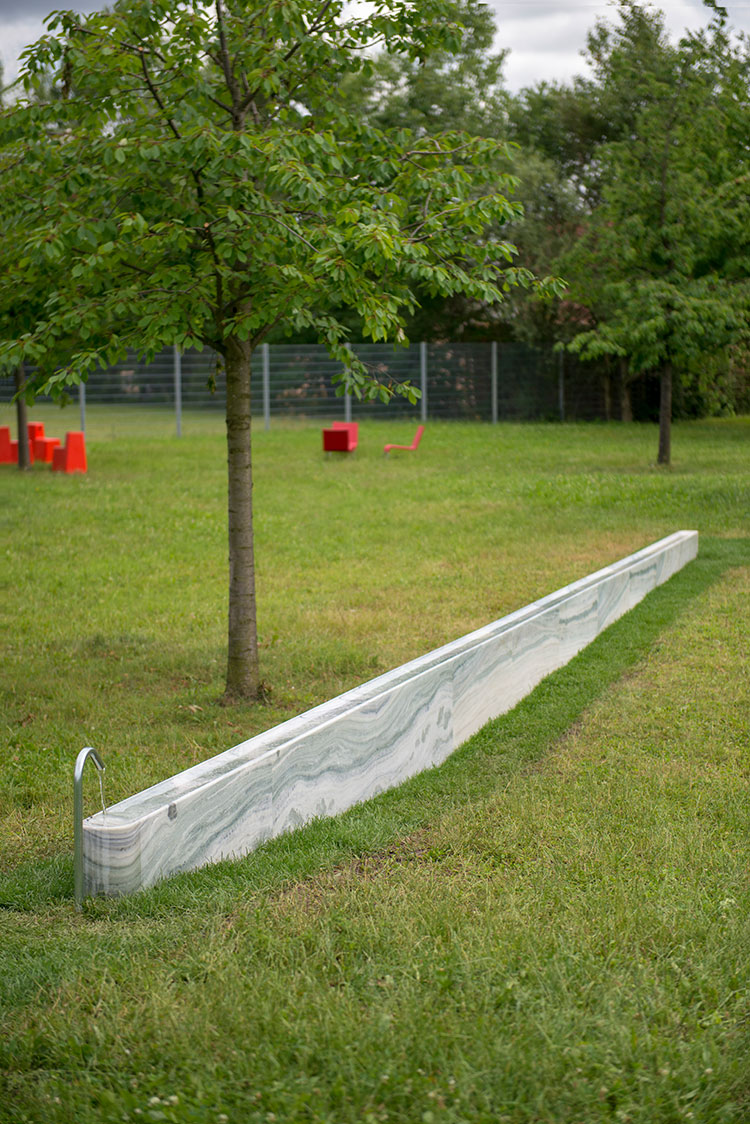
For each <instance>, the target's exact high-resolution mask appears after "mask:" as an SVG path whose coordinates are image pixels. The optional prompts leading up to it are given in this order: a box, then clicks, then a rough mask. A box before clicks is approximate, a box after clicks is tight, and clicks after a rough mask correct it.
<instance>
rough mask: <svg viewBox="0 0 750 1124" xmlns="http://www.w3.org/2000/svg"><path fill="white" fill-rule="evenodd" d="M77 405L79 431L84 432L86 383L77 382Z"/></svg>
mask: <svg viewBox="0 0 750 1124" xmlns="http://www.w3.org/2000/svg"><path fill="white" fill-rule="evenodd" d="M78 405H79V407H80V411H81V433H85V432H86V383H85V382H83V381H82V382H79V384H78Z"/></svg>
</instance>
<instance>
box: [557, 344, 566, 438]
mask: <svg viewBox="0 0 750 1124" xmlns="http://www.w3.org/2000/svg"><path fill="white" fill-rule="evenodd" d="M557 356H558V358H557V402H558V406H559V409H560V421H565V356H564V354H563V352H562V351H558V353H557Z"/></svg>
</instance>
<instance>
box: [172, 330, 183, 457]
mask: <svg viewBox="0 0 750 1124" xmlns="http://www.w3.org/2000/svg"><path fill="white" fill-rule="evenodd" d="M174 412H175V418H176V420H177V436H178V437H182V355H181V354H180V349H179V347H178V346H177V344H175V345H174Z"/></svg>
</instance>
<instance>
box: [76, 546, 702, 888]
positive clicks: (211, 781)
mask: <svg viewBox="0 0 750 1124" xmlns="http://www.w3.org/2000/svg"><path fill="white" fill-rule="evenodd" d="M697 551H698V535H697V532H695V531H678V532H677V533H676V534H674V535H670V536H669V537H668V538H666V539H662V540H661V541H660V542H657V543H654V544H653V545H652V546H649V547H646V549H645V550H641V551H639V552H638V553H637V554H633V555H630V556H629V557H628V558H624V559H622V560H621V561H619V562H616V563H614V564H613V565H612V566H608V567H606V569H604V570H599V571H598V572H597V573H595V574H590V575H589V576H588V577H586V578H583V579H582V580H581V581H577V582H574V583H573V584H572V585H569V586H566V587H565V588H564V589H560V590H558V591H557V592H556V593H552V594H550V595H549V596H548V597H544V598H542V600H541V601H535V602H534V603H533V604H531V605H527V606H526V607H525V608H523V609H520V610H518V611H517V612H515V613H511V614H510V615H509V616H507V617H503V618H502V619H501V620H499V621H495V622H494V623H493V624H489V625H486V626H485V627H484V628H480V629H478V630H477V631H476V632H472V633H470V634H469V635H467V636H463V637H461V638H460V639H459V640H455V641H453V642H452V643H450V644H446V645H445V646H444V647H442V648H438V649H436V650H435V651H434V652H430V653H428V654H427V655H426V656H421V657H420V658H419V659H416V660H413V661H412V662H411V663H408V664H404V665H403V666H401V667H398V668H395V669H394V670H393V671H389V672H387V673H386V674H385V675H381V676H379V677H378V678H377V679H372V680H370V681H369V682H368V683H364V684H362V686H360V687H356V688H355V689H354V690H353V691H348V692H347V693H346V694H344V695H340V696H339V697H338V698H335V699H332V700H331V701H330V702H327V703H324V704H323V705H322V706H318V707H315V708H314V709H313V710H309V711H307V712H306V713H305V714H301V715H299V716H298V717H297V718H293V719H291V720H290V721H289V722H284V723H283V724H282V725H281V726H276V727H275V728H274V729H272V730H268V731H267V732H266V733H264V734H259V735H258V736H257V737H255V738H251V739H250V740H249V741H246V742H243V743H241V744H240V745H237V746H234V747H233V748H232V749H228V750H226V752H224V753H220V754H219V755H218V756H216V757H212V758H211V759H210V760H208V761H204V762H202V763H201V764H200V765H195V766H193V768H191V769H186V770H185V771H184V772H182V773H178V774H177V775H176V776H174V777H170V778H169V779H168V780H165V781H162V782H161V783H160V784H157V785H154V786H153V787H152V788H149V789H146V790H145V791H144V792H139V793H137V794H136V795H135V796H131V797H129V798H128V799H127V800H123V801H121V802H120V803H119V804H116V805H114V806H113V807H112V808H109V809H107V812H106V814H103V813H101V812H99V813H97V814H96V815H95V816H91V817H90V818H89V819H87V820H85V821H84V878H85V891H86V893H89V894H91V893H106V894H123V893H129V892H131V891H133V890H137V889H140V888H143V887H146V886H150V885H152V884H153V883H155V882H157V881H159V879H162V878H166V877H168V876H169V875H170V874H175V873H176V872H178V871H182V870H192V869H194V868H196V867H199V866H203V865H205V864H206V863H210V862H214V861H216V860H218V859H222V858H227V857H230V856H240V855H244V854H247V853H248V852H249V851H251V850H252V849H253V848H254V847H256V846H257V845H258V844H259V843H260V842H262V841H263V840H264V839H267V838H269V837H271V836H274V835H279V834H280V833H282V832H284V831H289V830H290V829H292V828H294V827H297V826H299V825H300V824H303V823H305V822H307V821H308V820H310V819H312V818H314V817H316V816H333V815H336V813H338V812H342V811H344V809H346V808H349V807H351V806H352V805H353V804H357V803H359V802H361V801H362V800H367V799H368V798H369V797H371V796H374V795H376V794H377V793H379V792H382V791H384V790H385V789H388V788H392V787H394V786H395V785H398V784H399V783H401V781H404V780H406V778H407V777H411V776H413V775H414V774H415V773H419V772H421V771H422V770H423V769H427V768H430V767H431V766H433V765H438V764H440V762H441V761H444V760H445V758H446V757H448V755H449V754H450V753H452V752H453V750H454V749H456V748H457V747H458V746H459V745H461V743H462V742H464V741H465V740H466V739H467V738H468V737H470V736H471V735H472V734H474V733H476V731H477V730H479V729H481V727H482V726H484V725H485V723H486V722H488V721H489V720H490V719H491V718H495V717H497V716H498V715H500V714H503V713H505V711H507V710H510V709H511V707H513V706H514V705H515V704H516V703H517V702H518V701H519V699H521V698H523V697H524V695H526V694H528V693H529V692H530V691H531V690H532V689H533V688H534V687H535V686H536V685H537V683H539V682H540V681H541V680H542V679H543V678H544V677H545V676H546V675H549V674H550V672H552V671H554V670H555V669H556V668H558V667H562V666H563V665H564V664H565V663H567V662H568V661H569V660H570V659H571V658H572V657H573V656H574V655H575V654H576V652H579V651H580V650H581V648H584V647H585V646H586V645H587V644H589V643H590V642H591V641H592V640H593V639H594V637H595V636H597V635H598V634H599V633H600V632H601V631H602V630H603V629H605V628H606V627H607V626H608V625H609V624H611V623H612V622H613V621H614V620H616V619H617V618H618V617H620V616H622V614H623V613H626V612H627V611H628V610H629V609H631V608H632V607H633V606H634V605H636V604H637V603H638V602H639V601H640V600H641V599H642V598H643V597H644V596H645V595H646V594H647V593H648V592H649V591H650V590H652V589H654V588H655V587H656V586H657V585H660V584H661V583H662V582H665V581H666V580H667V579H668V578H669V577H671V576H672V574H674V573H675V572H676V571H677V570H679V569H681V568H682V567H683V566H684V565H685V564H686V563H687V562H689V561H690V560H691V559H692V558H694V557H695V556H696V554H697Z"/></svg>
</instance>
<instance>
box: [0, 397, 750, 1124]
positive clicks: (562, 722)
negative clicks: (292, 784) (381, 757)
mask: <svg viewBox="0 0 750 1124" xmlns="http://www.w3.org/2000/svg"><path fill="white" fill-rule="evenodd" d="M3 411H5V412H6V413H7V414H8V419H7V420H11V419H10V410H9V409H8V408H7V407H3V408H0V424H3V423H4V422H5V421H6V418H5V416H4V413H3ZM32 416H33V418H35V419H37V418H38V419H39V420H44V421H46V422H47V423H48V424H47V429H48V432H50V433H52V434H56V433H57V432H58V430H60V431H61V432H62V431H64V429H65V428H75V423H76V421H77V419H73V421H72V422H71V420H70V419H69V418H67V417H66V419H65V425H58V424H57V422H58V421H59V416H58V415H57V413H56V411H55V410H54V409H53V408H51V407H50V408H49V409H48V411H47V410H45V409H44V408H43V407H36V408H35V409H34V411H33V412H32ZM63 416H64V417H65V415H63ZM139 416H140V418H141V420H142V424H141V423H139V422H138V418H139ZM128 427H130V429H129V431H128ZM413 428H414V427H413V426H412V425H410V424H408V423H399V424H398V425H395V424H394V425H381V424H378V423H368V424H367V425H363V426H362V427H361V429H360V446H359V449H358V451H357V453H356V455H355V456H354V457H350V458H343V457H341V458H336V457H331V458H330V459H326V458H324V457H323V455H322V452H321V449H320V446H321V441H320V431H319V428H318V427H312V426H311V427H304V426H295V427H290V428H282V427H277V428H273V429H272V430H271V431H270V432H268V433H265V432H263V431H262V430H259V431H258V432H257V433H256V435H255V463H256V488H255V507H256V535H257V554H258V558H257V563H258V595H259V601H260V611H259V612H260V620H259V627H260V633H261V638H262V659H263V676H264V679H265V683H266V688H267V700H266V702H265V703H264V704H262V705H256V706H245V707H236V708H232V709H225V708H222V707H220V706H218V705H217V699H218V697H219V695H220V693H221V690H222V680H223V671H224V666H223V661H224V648H225V612H226V584H227V564H226V532H225V453H224V447H223V436H222V432H221V422H220V419H218V418H217V417H216V416H213V415H206V416H198V415H196V416H195V417H188V418H187V419H186V422H185V436H184V437H183V438H181V439H179V440H178V439H177V438H176V437H174V436H173V419H171V418H170V417H169V415H168V414H166V413H165V414H163V415H162V414H160V413H159V412H153V413H151V414H149V415H146V416H144V415H143V414H140V415H139V414H138V413H137V412H136V411H132V412H130V411H129V412H128V414H127V417H126V418H124V419H123V418H120V417H118V418H115V417H114V415H112V414H111V413H110V414H108V412H107V411H106V410H104V409H101V410H96V409H95V408H90V410H89V413H88V418H87V431H88V453H89V473H88V475H86V476H74V477H65V476H62V475H61V474H52V473H51V472H50V471H49V470H48V469H47V468H44V467H42V466H35V467H34V469H33V470H32V471H31V472H30V473H27V474H22V473H19V472H18V471H17V470H15V469H12V468H0V495H2V503H0V527H1V528H2V542H3V549H4V556H3V566H2V571H1V573H2V578H1V579H0V580H2V583H3V586H4V590H3V592H4V596H3V598H2V600H1V601H0V620H1V621H2V627H1V629H0V661H1V662H2V669H3V670H2V677H1V678H0V714H1V715H2V723H3V725H2V733H1V734H0V737H1V738H2V739H3V742H4V744H3V748H2V751H1V752H0V868H1V869H2V871H3V874H2V875H0V927H1V930H2V933H1V937H2V939H1V940H0V1026H2V1031H3V1032H2V1034H0V1121H2V1122H3V1124H5V1122H6V1121H7V1122H8V1124H17V1122H22V1121H29V1122H32V1121H33V1122H37V1121H39V1122H41V1121H44V1122H45V1124H47V1122H58V1121H59V1122H67V1121H76V1122H78V1121H82V1122H87V1121H92V1122H98V1121H104V1122H110V1121H111V1122H115V1121H118V1122H119V1121H128V1122H137V1121H142V1122H147V1121H159V1120H161V1121H171V1122H173V1124H189V1122H197V1124H215V1122H217V1121H218V1122H222V1124H227V1122H231V1124H235V1122H237V1124H239V1122H244V1121H251V1122H266V1121H277V1122H282V1121H283V1122H286V1121H294V1122H296V1121H300V1122H303V1121H310V1122H323V1121H326V1122H330V1124H339V1122H341V1124H348V1122H350V1121H351V1122H354V1121H358V1122H359V1121H364V1122H368V1121H369V1122H373V1121H399V1122H404V1124H412V1122H424V1124H459V1122H472V1124H473V1122H482V1124H484V1122H486V1124H495V1122H496V1121H508V1122H513V1124H516V1122H519V1124H526V1122H529V1124H531V1122H539V1124H542V1122H543V1124H552V1122H555V1124H557V1122H559V1124H583V1122H586V1124H588V1122H590V1121H597V1122H598V1121H623V1122H627V1121H631V1122H634V1124H635V1122H638V1124H667V1122H669V1124H671V1122H676V1121H683V1120H693V1121H696V1122H698V1121H700V1122H703V1124H721V1122H724V1121H727V1122H729V1121H731V1122H743V1121H746V1120H748V1119H750V1076H748V1067H747V1057H748V1051H749V1050H750V924H749V922H748V918H749V916H750V909H749V908H748V907H749V906H750V879H749V876H748V869H749V868H750V862H749V860H750V792H749V791H748V789H749V788H750V753H749V751H748V744H749V743H750V738H749V737H748V734H749V729H748V725H749V717H748V716H749V715H750V685H749V682H748V674H749V673H748V660H747V652H748V635H749V634H750V529H749V517H750V419H732V420H719V421H708V422H697V423H685V424H679V425H676V426H675V432H674V441H673V455H674V464H673V467H672V468H671V469H669V470H664V469H657V468H656V467H655V466H654V463H653V462H654V459H655V452H656V432H655V429H654V428H653V427H650V426H640V425H634V426H619V425H590V426H577V425H565V426H559V425H558V426H554V425H550V426H544V425H525V426H513V425H500V426H497V427H490V426H480V425H475V426H472V425H464V424H458V423H445V424H438V423H431V424H430V425H429V426H428V429H427V431H426V433H425V437H424V439H423V441H422V444H421V446H420V449H419V452H418V453H417V455H412V454H408V453H407V454H402V455H400V456H399V455H394V456H392V457H391V458H389V459H388V460H386V459H384V458H383V456H382V445H383V444H384V442H386V441H399V440H406V441H409V440H410V439H411V437H412V435H413ZM680 529H697V530H698V531H700V533H701V550H700V555H699V558H698V560H697V561H696V562H695V563H693V564H691V565H690V566H689V567H688V568H687V569H686V570H685V571H683V572H682V573H680V574H679V575H677V576H676V577H675V578H674V579H673V580H672V581H670V582H669V583H668V584H667V585H666V586H664V587H662V588H660V589H659V590H657V591H656V592H655V593H654V594H652V595H650V596H649V597H648V598H647V599H646V601H645V602H643V603H642V604H641V605H640V606H639V607H638V608H637V609H636V610H634V611H633V612H632V613H630V614H628V616H626V617H625V618H623V619H622V620H621V621H619V622H617V624H615V625H614V626H613V627H612V628H611V629H609V630H608V631H607V632H606V633H605V634H604V635H603V636H601V637H600V638H599V639H598V640H597V641H596V642H595V643H594V644H593V645H591V646H590V647H589V648H588V649H587V650H586V651H585V652H583V653H581V655H580V656H578V657H577V658H576V659H575V660H574V661H573V662H572V663H571V664H570V665H568V667H566V668H564V669H562V670H561V671H560V672H558V673H556V674H555V675H553V676H551V677H550V678H549V679H548V680H546V681H545V682H544V683H543V684H541V685H540V687H539V688H537V690H536V691H535V692H534V693H533V694H532V695H531V696H529V698H528V699H526V700H524V701H523V702H522V703H521V704H520V705H519V706H518V707H517V708H516V709H515V710H514V711H513V712H511V713H510V714H509V715H506V716H505V717H504V718H502V719H499V720H498V721H496V722H493V723H491V724H490V725H489V726H488V727H486V728H485V729H484V730H483V731H481V732H480V733H479V734H477V735H476V736H475V737H474V738H473V739H471V741H470V742H468V743H467V744H466V745H465V746H464V747H463V748H462V749H461V750H459V751H458V752H457V753H456V754H455V755H454V756H453V757H452V758H451V759H450V760H449V761H448V762H447V763H446V764H445V765H444V766H443V767H442V768H440V769H437V770H433V771H430V772H429V773H427V774H424V775H422V776H421V777H418V778H415V779H414V780H413V781H411V782H409V783H408V784H406V785H404V786H402V787H401V788H400V789H398V790H396V791H394V792H391V793H387V794H385V795H383V796H382V797H379V798H378V799H377V800H375V801H372V802H370V803H368V804H367V805H363V806H360V807H358V808H355V809H352V810H351V811H350V812H349V813H347V814H346V815H345V816H342V817H340V818H339V819H337V820H333V821H324V822H319V823H315V824H312V825H310V826H309V827H307V828H305V829H303V830H302V831H300V832H297V833H295V834H293V835H290V836H287V837H284V838H282V839H278V840H274V841H272V842H271V843H269V844H267V845H266V846H264V847H262V848H261V849H260V850H258V851H257V852H256V853H255V854H254V855H252V856H250V857H248V858H247V859H245V860H244V861H242V862H238V863H227V864H221V865H219V866H216V867H212V868H210V869H207V870H203V871H198V872H195V873H193V874H190V875H184V876H181V877H179V878H176V879H173V880H170V881H169V882H166V883H164V884H162V885H161V886H158V887H156V888H154V889H153V890H151V891H148V892H146V893H143V894H140V895H135V896H133V897H131V898H127V899H122V900H119V901H108V900H103V899H97V900H90V901H88V902H87V903H86V906H85V909H84V912H83V913H82V914H76V913H75V912H74V910H73V903H72V893H73V871H72V855H71V853H72V769H73V762H74V760H75V756H76V754H77V752H78V750H79V749H80V748H81V747H82V746H83V745H87V744H91V745H94V746H95V747H96V748H97V749H98V750H99V751H100V752H101V754H102V756H103V757H104V760H105V763H106V765H107V775H106V785H107V797H108V802H110V803H112V802H114V801H115V800H117V799H120V798H122V797H123V796H126V795H129V794H130V793H132V792H134V791H137V790H139V789H141V788H144V787H145V786H147V785H148V784H151V783H154V782H155V781H157V780H160V779H163V778H164V777H166V776H168V775H170V774H171V773H173V772H176V771H178V770H180V769H183V768H185V767H186V766H188V765H190V764H192V763H194V762H196V761H199V760H202V759H204V758H205V757H208V756H210V755H211V754H213V753H216V752H219V751H220V750H223V749H226V748H228V747H229V746H230V745H233V744H235V743H236V742H238V741H240V740H242V739H243V738H245V737H247V736H249V735H250V734H252V733H254V732H257V731H260V730H262V729H264V728H267V727H268V726H271V725H273V724H275V723H276V722H278V721H281V720H283V719H285V718H288V717H290V716H291V715H293V714H294V713H298V712H299V711H301V710H304V709H306V708H308V707H309V706H311V705H314V704H315V703H318V702H321V701H323V700H324V699H327V698H330V697H331V696H333V695H335V694H337V693H339V692H341V691H343V690H346V689H347V688H349V687H351V686H354V685H355V684H356V683H358V682H361V681H363V680H364V679H367V678H370V677H372V676H374V675H376V674H378V673H380V672H382V671H385V670H387V669H388V668H390V667H393V666H395V665H397V664H399V663H402V662H404V661H405V660H407V659H409V658H412V657H414V656H417V655H420V654H422V653H424V652H426V651H428V650H430V649H431V648H433V647H436V646H437V645H439V644H441V643H444V642H446V641H448V640H451V639H453V638H455V637H457V636H460V635H462V634H464V633H466V632H468V631H470V630H471V629H473V628H476V627H478V626H480V625H481V624H484V623H487V622H488V621H491V620H493V619H496V618H497V617H499V616H502V615H503V614H505V613H507V612H509V611H511V610H512V609H514V608H518V607H520V606H522V605H524V604H526V603H527V602H529V601H531V600H533V599H534V598H536V597H539V596H542V595H544V594H545V593H549V592H551V591H553V590H554V589H557V588H559V587H560V586H562V585H565V584H566V583H568V582H570V581H573V580H574V579H576V578H578V577H582V576H584V575H585V574H587V573H590V572H591V571H593V570H595V569H597V568H599V567H601V566H604V565H606V564H607V563H608V562H611V561H614V560H616V559H618V558H620V557H622V556H623V555H625V554H628V553H631V552H633V551H635V550H637V549H639V548H641V547H642V546H645V545H647V544H648V543H650V542H653V541H654V540H656V539H658V538H660V537H662V536H664V535H666V534H668V533H670V532H672V531H675V530H680ZM97 799H98V789H97V786H96V781H95V779H94V775H93V770H92V773H91V774H90V776H89V777H88V780H87V793H86V802H87V811H94V810H95V809H96V806H97Z"/></svg>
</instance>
